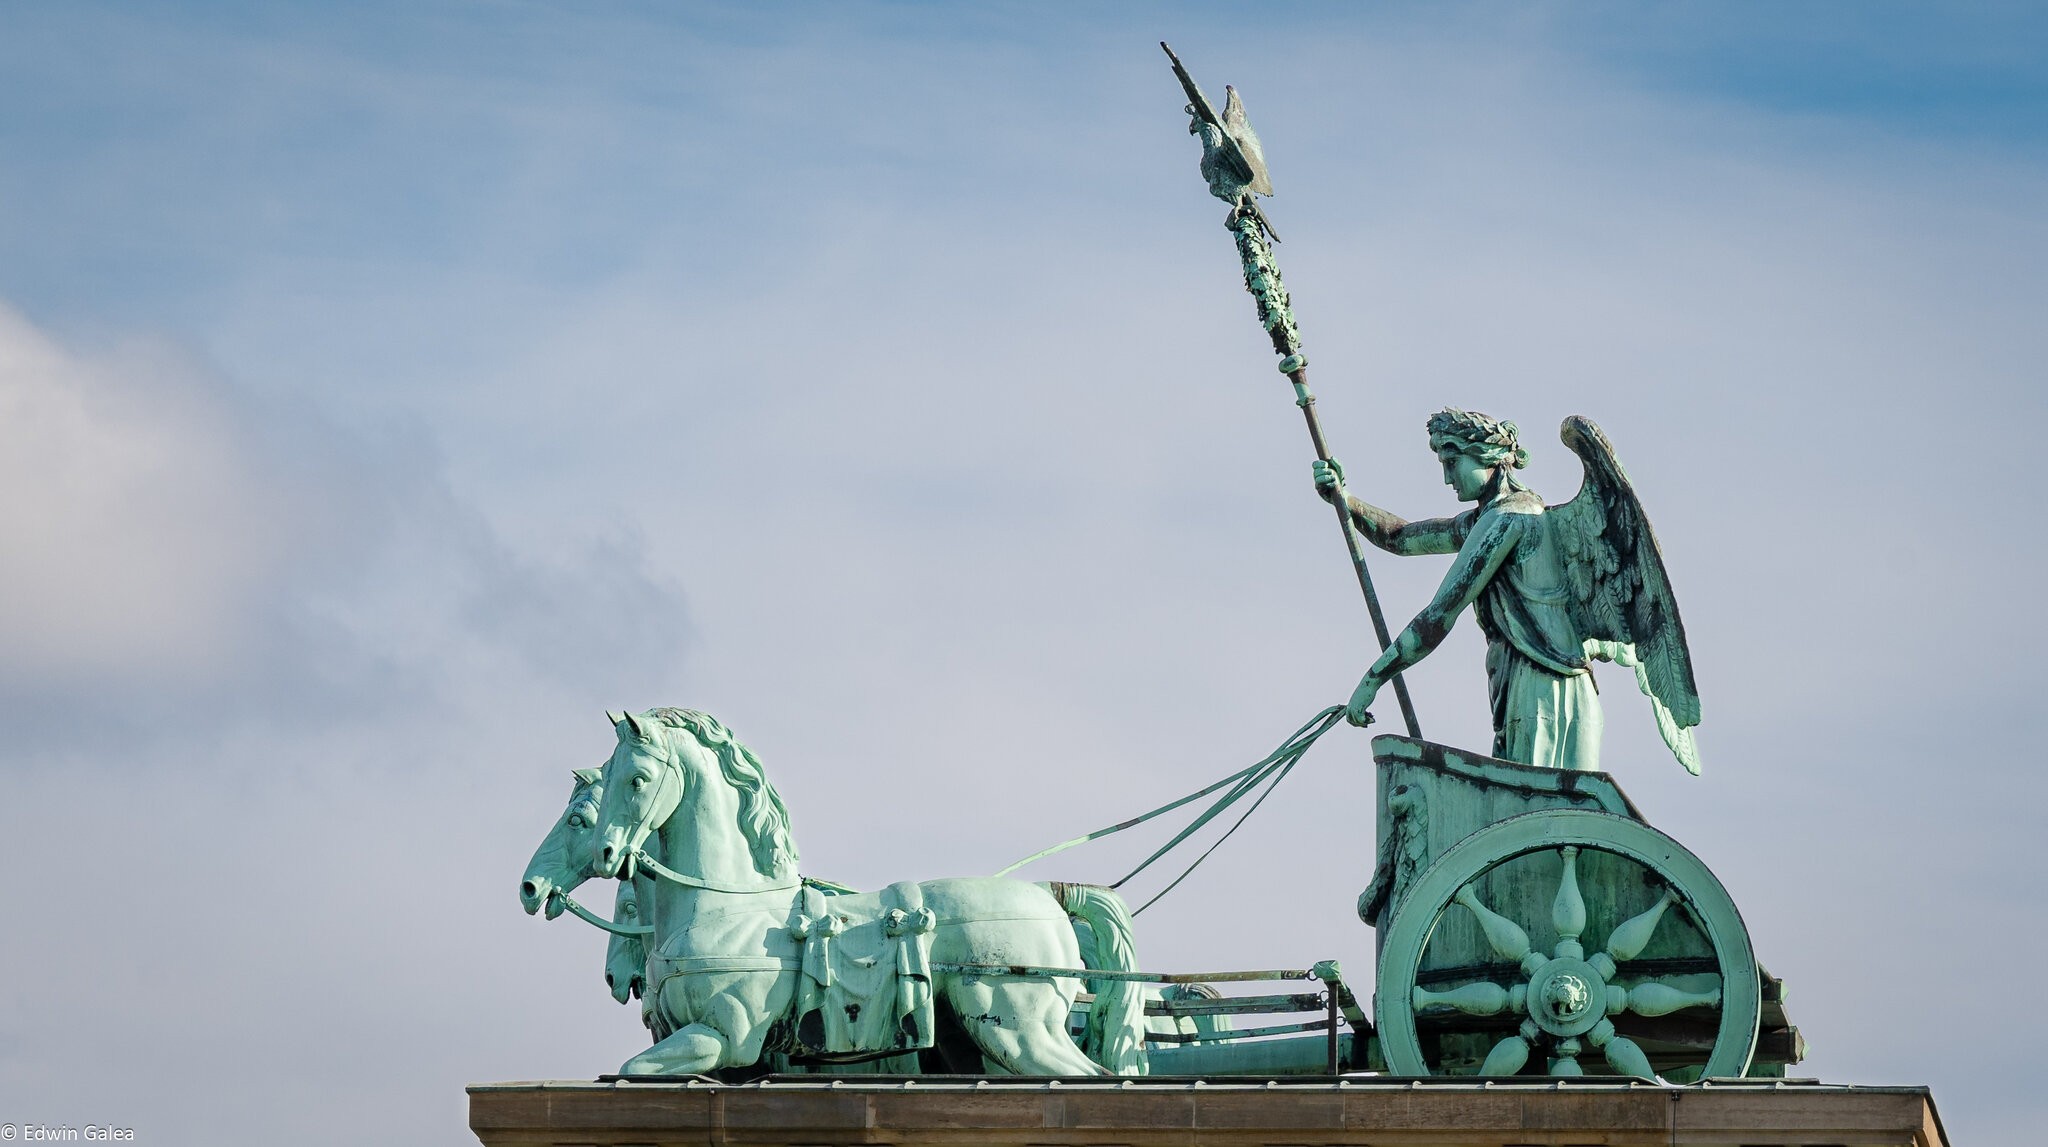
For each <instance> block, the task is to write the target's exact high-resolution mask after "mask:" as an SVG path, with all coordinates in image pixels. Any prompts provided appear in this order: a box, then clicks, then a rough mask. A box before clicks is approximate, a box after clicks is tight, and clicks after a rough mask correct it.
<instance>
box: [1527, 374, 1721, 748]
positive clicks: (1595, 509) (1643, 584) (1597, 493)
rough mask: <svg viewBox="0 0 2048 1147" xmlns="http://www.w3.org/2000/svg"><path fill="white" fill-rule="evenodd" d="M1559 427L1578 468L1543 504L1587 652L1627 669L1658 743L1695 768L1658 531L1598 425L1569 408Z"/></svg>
mask: <svg viewBox="0 0 2048 1147" xmlns="http://www.w3.org/2000/svg"><path fill="white" fill-rule="evenodd" d="M1558 433H1559V436H1560V437H1562V438H1563V439H1564V444H1565V445H1566V446H1569V447H1571V451H1572V453H1574V454H1577V455H1578V456H1579V461H1580V462H1582V463H1584V464H1585V467H1586V481H1585V484H1584V485H1582V486H1580V487H1579V492H1578V495H1577V496H1576V497H1574V498H1573V499H1572V500H1571V501H1569V502H1566V503H1565V504H1564V505H1562V506H1552V507H1550V509H1549V511H1548V516H1549V518H1550V520H1551V530H1552V534H1553V537H1555V539H1556V541H1557V544H1558V551H1559V554H1560V556H1561V557H1562V558H1563V560H1564V575H1565V584H1566V585H1567V586H1568V587H1569V588H1570V590H1571V595H1572V610H1573V613H1574V615H1575V617H1576V619H1577V621H1578V623H1579V628H1580V632H1581V633H1582V634H1584V636H1585V637H1586V638H1587V641H1586V653H1587V655H1588V656H1592V657H1598V658H1600V659H1601V660H1603V661H1614V662H1618V663H1619V664H1622V665H1626V666H1629V667H1631V668H1633V669H1634V670H1635V671H1636V684H1637V685H1638V686H1640V687H1641V688H1642V691H1643V693H1644V694H1645V695H1646V696H1648V697H1649V698H1650V704H1651V706H1652V707H1653V708H1654V709H1655V710H1656V713H1657V729H1658V731H1659V732H1661V733H1663V734H1664V743H1665V744H1667V745H1669V746H1671V751H1672V753H1673V754H1674V755H1676V756H1677V757H1678V763H1679V764H1681V765H1684V766H1685V768H1686V771H1688V772H1690V773H1693V774H1694V775H1698V773H1699V771H1700V758H1699V749H1698V747H1697V746H1696V745H1695V744H1694V742H1693V735H1692V730H1693V727H1694V726H1695V725H1698V724H1699V723H1700V695H1699V687H1698V686H1697V685H1695V684H1694V682H1693V676H1692V653H1691V651H1689V650H1688V649H1686V647H1685V625H1684V623H1683V622H1681V621H1680V620H1679V617H1678V601H1677V599H1676V598H1674V597H1673V596H1672V595H1671V579H1670V578H1669V577H1667V576H1666V575H1665V573H1664V555H1663V552H1662V551H1661V550H1659V549H1658V548H1657V536H1656V535H1655V534H1653V533H1651V532H1650V519H1649V518H1648V517H1647V516H1646V515H1645V514H1644V513H1643V504H1642V503H1641V502H1639V501H1637V500H1636V491H1635V487H1634V486H1633V485H1631V484H1630V483H1629V480H1628V472H1627V471H1625V470H1623V469H1622V468H1621V463H1620V461H1618V460H1617V459H1616V458H1615V457H1614V446H1613V445H1612V444H1611V443H1609V442H1608V441H1607V436H1606V435H1605V434H1602V433H1601V432H1600V428H1599V427H1598V426H1595V425H1593V423H1592V422H1591V421H1589V420H1588V419H1585V418H1582V417H1580V416H1578V415H1576V414H1575V415H1573V416H1571V417H1570V418H1567V419H1565V420H1564V425H1563V426H1562V427H1560V428H1559V431H1558Z"/></svg>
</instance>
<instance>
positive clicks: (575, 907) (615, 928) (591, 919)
mask: <svg viewBox="0 0 2048 1147" xmlns="http://www.w3.org/2000/svg"><path fill="white" fill-rule="evenodd" d="M548 897H549V898H550V899H554V900H560V901H561V902H562V907H564V908H567V909H568V910H569V911H571V912H573V913H575V914H576V915H577V916H579V917H581V918H582V919H583V920H584V922H586V923H589V924H595V925H597V926H598V927H599V928H602V929H604V930H605V931H607V932H610V933H611V934H612V935H614V936H637V937H639V938H641V939H643V940H644V939H646V938H647V937H649V936H652V935H654V925H652V924H641V925H639V926H637V927H635V926H632V925H627V924H614V923H612V922H611V921H610V920H607V919H605V918H604V917H602V916H599V915H598V914H597V913H595V912H592V911H591V910H590V909H588V908H585V907H584V906H583V905H581V904H578V903H576V898H575V897H573V896H571V895H569V894H568V893H566V892H562V891H559V890H558V891H554V892H550V893H548Z"/></svg>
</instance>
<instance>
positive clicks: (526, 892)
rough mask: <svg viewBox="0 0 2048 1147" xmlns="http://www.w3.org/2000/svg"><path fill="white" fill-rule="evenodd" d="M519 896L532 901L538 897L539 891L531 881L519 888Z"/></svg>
mask: <svg viewBox="0 0 2048 1147" xmlns="http://www.w3.org/2000/svg"><path fill="white" fill-rule="evenodd" d="M519 894H520V895H521V896H524V897H526V898H527V899H528V900H532V899H534V898H535V897H537V896H539V895H540V889H539V888H537V887H535V886H534V883H533V881H531V880H529V881H527V882H526V883H524V884H521V885H520V886H519Z"/></svg>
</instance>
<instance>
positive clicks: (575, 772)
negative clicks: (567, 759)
mask: <svg viewBox="0 0 2048 1147" xmlns="http://www.w3.org/2000/svg"><path fill="white" fill-rule="evenodd" d="M569 775H570V776H572V777H574V778H576V783H577V785H579V786H581V785H594V784H596V783H597V782H599V781H601V780H603V779H604V770H602V769H570V770H569Z"/></svg>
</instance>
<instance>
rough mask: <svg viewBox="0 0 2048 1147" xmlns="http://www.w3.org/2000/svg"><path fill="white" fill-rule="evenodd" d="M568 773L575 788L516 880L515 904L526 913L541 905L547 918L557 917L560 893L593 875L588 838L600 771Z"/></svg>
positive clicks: (593, 828) (599, 790) (594, 818)
mask: <svg viewBox="0 0 2048 1147" xmlns="http://www.w3.org/2000/svg"><path fill="white" fill-rule="evenodd" d="M570 776H571V777H572V778H573V779H574V781H575V787H573V788H571V789H570V790H569V803H568V805H567V806H566V807H564V808H563V809H562V815H561V816H559V817H556V818H555V824H554V827H553V828H550V829H549V830H548V834H547V835H546V836H544V837H542V838H541V841H540V846H539V847H538V848H535V849H534V850H533V859H532V860H529V861H527V862H526V875H525V876H524V877H522V878H521V879H520V881H519V906H520V907H521V908H524V909H526V914H527V915H528V916H531V915H533V914H534V913H535V912H538V911H540V910H541V908H543V907H545V908H546V909H547V912H548V919H550V920H553V919H554V918H555V917H557V916H560V915H561V914H562V908H563V903H562V895H564V894H567V893H570V892H574V891H575V890H576V889H577V887H578V886H579V885H581V884H582V883H583V882H584V881H586V880H589V879H590V878H591V877H592V876H594V875H596V874H595V873H593V872H592V871H591V868H590V839H591V836H592V835H593V834H594V833H595V831H596V828H597V810H598V806H599V805H600V804H601V803H602V802H603V800H604V774H603V772H602V771H601V770H598V769H576V770H574V771H572V772H571V773H570Z"/></svg>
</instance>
